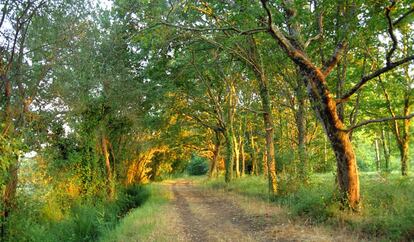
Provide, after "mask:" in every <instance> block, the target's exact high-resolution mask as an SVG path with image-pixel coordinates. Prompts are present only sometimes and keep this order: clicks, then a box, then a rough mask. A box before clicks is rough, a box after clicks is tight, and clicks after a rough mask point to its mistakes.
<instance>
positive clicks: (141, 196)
mask: <svg viewBox="0 0 414 242" xmlns="http://www.w3.org/2000/svg"><path fill="white" fill-rule="evenodd" d="M149 196H150V193H149V191H148V189H146V188H145V187H143V186H141V185H131V186H128V187H126V188H124V190H123V191H122V192H121V196H119V197H118V199H117V201H116V206H117V207H118V216H124V215H125V214H126V213H127V212H128V211H129V210H131V209H133V208H136V207H139V206H141V205H142V204H143V203H144V202H145V201H146V200H147V199H148V198H149Z"/></svg>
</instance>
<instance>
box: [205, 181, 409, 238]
mask: <svg viewBox="0 0 414 242" xmlns="http://www.w3.org/2000/svg"><path fill="white" fill-rule="evenodd" d="M222 180H223V179H220V180H218V179H216V180H210V181H207V182H205V183H204V186H206V187H207V188H211V189H224V190H227V191H233V192H236V193H239V194H242V195H245V196H249V197H255V198H259V199H263V200H269V198H270V197H269V196H268V192H267V186H266V185H267V181H266V179H264V178H263V177H253V176H246V177H243V178H241V179H236V180H234V182H232V183H230V184H225V183H224V182H223V181H222ZM279 184H280V187H281V190H282V191H281V193H280V194H279V195H278V196H276V197H275V198H274V199H273V200H272V201H273V202H275V203H278V204H282V205H285V206H286V207H287V208H288V209H289V210H290V212H291V214H292V215H293V216H296V217H306V219H307V220H308V221H309V220H310V221H313V222H314V223H326V224H330V225H334V226H346V227H348V228H350V229H351V230H353V231H354V232H356V233H360V234H361V235H363V236H365V237H368V238H369V237H379V238H382V239H384V240H393V241H395V240H408V241H409V240H410V239H412V238H414V180H413V179H412V178H401V177H400V176H399V175H396V174H395V175H394V174H393V175H388V176H381V175H380V174H378V173H362V174H361V198H362V210H361V212H360V213H357V214H354V213H351V212H349V211H346V210H341V209H340V206H339V199H338V197H339V196H338V194H337V189H336V187H335V182H334V177H333V175H332V174H323V175H314V176H313V177H312V178H311V181H310V183H309V184H308V185H306V186H298V187H296V186H292V185H291V184H286V181H280V182H279ZM288 189H291V190H290V191H288Z"/></svg>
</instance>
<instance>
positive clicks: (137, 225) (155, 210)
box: [101, 183, 171, 242]
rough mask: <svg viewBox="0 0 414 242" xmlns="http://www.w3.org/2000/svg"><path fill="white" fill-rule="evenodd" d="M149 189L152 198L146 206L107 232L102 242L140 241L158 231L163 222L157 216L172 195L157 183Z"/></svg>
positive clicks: (137, 209)
mask: <svg viewBox="0 0 414 242" xmlns="http://www.w3.org/2000/svg"><path fill="white" fill-rule="evenodd" d="M147 187H148V189H149V192H150V196H149V199H148V200H147V201H146V202H145V203H144V205H142V206H141V207H139V208H136V209H134V210H132V211H131V212H130V213H129V214H128V215H127V216H126V217H125V218H123V219H122V220H121V221H120V223H119V225H118V226H117V227H116V228H115V229H114V230H111V231H107V233H106V234H105V235H104V236H102V238H101V241H107V242H109V241H139V240H140V238H148V237H149V235H150V234H151V233H153V232H154V231H155V230H156V228H157V226H158V225H159V223H160V222H163V221H160V220H159V219H158V217H157V216H158V215H159V214H160V213H162V211H163V209H164V205H166V204H167V203H168V201H169V200H170V196H171V194H170V193H169V192H167V191H166V190H165V189H164V188H163V187H162V185H160V184H157V183H154V184H150V185H148V186H147ZM164 222H168V221H164Z"/></svg>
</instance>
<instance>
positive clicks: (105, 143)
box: [101, 136, 115, 199]
mask: <svg viewBox="0 0 414 242" xmlns="http://www.w3.org/2000/svg"><path fill="white" fill-rule="evenodd" d="M108 144H109V140H108V139H107V138H106V137H105V136H103V137H102V143H101V145H102V153H103V155H104V159H105V166H106V175H107V183H108V184H107V186H108V197H109V198H110V199H113V198H114V195H115V190H114V189H115V187H114V181H113V176H112V168H111V161H110V158H109V156H110V153H109V150H108Z"/></svg>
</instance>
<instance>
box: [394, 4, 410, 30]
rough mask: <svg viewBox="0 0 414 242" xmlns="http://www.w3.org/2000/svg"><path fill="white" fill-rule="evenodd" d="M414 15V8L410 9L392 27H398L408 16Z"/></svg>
mask: <svg viewBox="0 0 414 242" xmlns="http://www.w3.org/2000/svg"><path fill="white" fill-rule="evenodd" d="M412 13H414V7H412V8H410V9H409V10H408V11H407V12H406V13H404V14H403V15H401V17H399V18H398V19H397V20H395V21H394V22H393V23H392V25H394V26H396V25H398V24H399V23H400V22H401V21H403V20H404V19H405V18H406V17H407V16H408V15H410V14H412Z"/></svg>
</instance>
